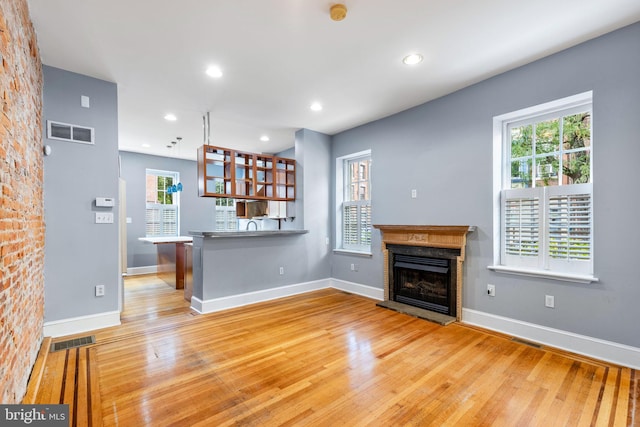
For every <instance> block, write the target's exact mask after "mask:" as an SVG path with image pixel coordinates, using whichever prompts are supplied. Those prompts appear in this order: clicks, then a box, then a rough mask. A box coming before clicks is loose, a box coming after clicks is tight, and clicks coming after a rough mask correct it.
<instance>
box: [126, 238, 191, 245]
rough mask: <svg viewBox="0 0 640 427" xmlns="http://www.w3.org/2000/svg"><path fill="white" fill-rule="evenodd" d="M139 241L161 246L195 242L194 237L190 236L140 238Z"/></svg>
mask: <svg viewBox="0 0 640 427" xmlns="http://www.w3.org/2000/svg"><path fill="white" fill-rule="evenodd" d="M138 240H140V241H141V242H146V243H153V244H156V245H157V244H160V243H181V242H182V243H184V242H191V241H193V237H190V236H173V237H138Z"/></svg>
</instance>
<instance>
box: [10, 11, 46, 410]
mask: <svg viewBox="0 0 640 427" xmlns="http://www.w3.org/2000/svg"><path fill="white" fill-rule="evenodd" d="M0 55H1V59H0V109H1V110H2V111H1V112H0V332H1V335H0V352H1V354H0V393H2V396H1V402H2V403H19V402H20V401H21V400H22V397H23V396H24V393H25V390H26V386H27V381H28V380H29V375H30V373H31V368H32V366H33V363H34V361H35V359H36V356H37V353H38V350H39V348H40V343H41V341H42V324H43V318H44V275H43V269H44V216H43V215H44V202H43V194H42V187H43V182H42V179H43V154H42V125H41V111H42V64H41V63H40V58H39V57H40V55H39V53H38V46H37V42H36V35H35V31H34V29H33V25H32V24H31V19H30V17H29V10H28V6H27V0H1V1H0Z"/></svg>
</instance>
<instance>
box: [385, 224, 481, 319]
mask: <svg viewBox="0 0 640 427" xmlns="http://www.w3.org/2000/svg"><path fill="white" fill-rule="evenodd" d="M374 227H376V228H379V229H380V230H381V231H382V241H383V244H382V245H383V253H384V262H385V265H384V267H385V268H384V274H385V301H393V302H394V303H399V304H402V305H409V306H412V307H417V308H419V309H423V310H428V312H433V313H438V314H441V315H445V316H447V317H450V318H451V319H452V321H453V320H460V315H461V305H462V304H461V301H462V299H461V293H462V262H463V261H464V255H465V253H464V252H465V246H466V234H467V232H469V231H470V230H472V229H473V228H472V227H469V226H418V225H412V226H408V225H404V226H402V225H375V226H374ZM382 305H383V306H385V305H384V304H382Z"/></svg>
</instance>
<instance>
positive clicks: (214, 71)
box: [207, 65, 222, 79]
mask: <svg viewBox="0 0 640 427" xmlns="http://www.w3.org/2000/svg"><path fill="white" fill-rule="evenodd" d="M207 75H208V76H209V77H213V78H214V79H218V78H220V77H222V70H221V69H220V67H218V66H217V65H211V66H210V67H209V68H207Z"/></svg>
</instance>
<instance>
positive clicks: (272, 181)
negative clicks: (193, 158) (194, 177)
mask: <svg viewBox="0 0 640 427" xmlns="http://www.w3.org/2000/svg"><path fill="white" fill-rule="evenodd" d="M198 190H199V195H200V196H201V197H232V198H235V199H251V200H280V201H294V200H295V198H296V162H295V160H293V159H286V158H283V157H277V156H270V155H267V154H255V153H246V152H242V151H237V150H232V149H230V148H223V147H215V146H212V145H203V146H202V147H200V148H199V149H198Z"/></svg>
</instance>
